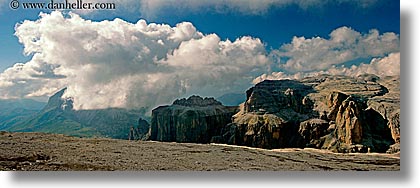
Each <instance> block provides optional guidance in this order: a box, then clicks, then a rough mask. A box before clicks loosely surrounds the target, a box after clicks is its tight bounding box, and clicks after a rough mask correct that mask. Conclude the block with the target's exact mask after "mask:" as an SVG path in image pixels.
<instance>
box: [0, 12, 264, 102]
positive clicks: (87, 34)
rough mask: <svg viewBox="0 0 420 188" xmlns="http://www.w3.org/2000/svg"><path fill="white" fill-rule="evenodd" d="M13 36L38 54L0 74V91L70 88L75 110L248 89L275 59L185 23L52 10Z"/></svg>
mask: <svg viewBox="0 0 420 188" xmlns="http://www.w3.org/2000/svg"><path fill="white" fill-rule="evenodd" d="M15 35H16V36H17V37H18V38H19V41H20V42H21V43H22V44H23V45H24V52H25V53H26V54H28V55H29V54H32V55H33V58H32V59H31V60H30V61H29V62H27V63H24V64H16V65H14V66H13V67H10V68H9V69H7V70H5V71H4V72H3V73H1V74H0V95H1V96H0V97H2V98H13V97H37V96H38V97H40V96H48V95H51V94H52V93H53V92H55V91H57V90H58V89H60V88H63V87H67V88H68V89H67V91H66V93H65V97H73V98H74V102H75V104H74V106H75V108H76V109H97V108H108V107H122V108H137V107H149V108H153V107H155V106H156V105H159V104H164V103H170V102H171V101H172V100H173V99H175V98H177V97H180V96H186V95H190V94H200V95H204V96H219V95H221V94H224V93H225V92H227V91H235V90H236V91H243V90H245V89H247V87H249V86H250V84H251V82H252V80H253V78H255V77H256V76H258V75H261V74H262V73H263V72H264V70H266V69H267V66H268V64H269V62H270V61H269V59H268V58H267V55H266V54H267V52H266V51H265V48H264V45H263V43H262V42H261V41H260V40H259V39H255V38H252V37H242V38H238V39H236V40H235V41H233V42H232V41H229V40H226V41H223V40H221V39H220V38H219V37H218V36H217V35H216V34H210V35H203V34H202V33H201V32H199V31H197V29H196V28H195V27H194V26H193V25H192V24H191V23H188V22H183V23H179V24H177V25H176V26H175V27H171V26H169V25H166V24H155V23H146V21H144V20H139V21H138V22H137V23H134V24H133V23H128V22H126V21H123V20H121V19H115V20H113V21H101V22H95V21H90V20H85V19H83V18H81V17H80V16H78V15H76V14H73V13H70V14H69V15H68V16H65V15H63V14H62V13H60V12H52V13H51V14H41V16H40V18H39V19H38V20H35V21H28V20H27V21H24V22H23V23H21V24H18V25H17V26H16V33H15Z"/></svg>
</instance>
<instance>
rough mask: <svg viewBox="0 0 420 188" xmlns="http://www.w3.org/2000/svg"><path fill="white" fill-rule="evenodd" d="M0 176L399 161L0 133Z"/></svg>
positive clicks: (394, 164) (371, 166) (384, 166)
mask: <svg viewBox="0 0 420 188" xmlns="http://www.w3.org/2000/svg"><path fill="white" fill-rule="evenodd" d="M0 170H4V171H12V170H13V171H14V170H18V171H38V170H48V171H49V170H71V171H87V170H100V171H105V170H118V171H127V170H129V171H133V170H196V171H234V170H236V171H237V170H241V171H249V170H269V171H276V170H282V171H283V170H315V171H318V170H357V171H359V170H380V171H384V170H386V171H397V170H400V157H399V155H396V154H393V155H392V154H338V153H332V152H329V151H325V150H317V149H294V148H291V149H276V150H265V149H258V148H249V147H240V146H228V145H218V144H187V143H171V142H165V143H164V142H151V141H127V140H115V139H106V138H76V137H69V136H64V135H57V134H45V133H9V132H0Z"/></svg>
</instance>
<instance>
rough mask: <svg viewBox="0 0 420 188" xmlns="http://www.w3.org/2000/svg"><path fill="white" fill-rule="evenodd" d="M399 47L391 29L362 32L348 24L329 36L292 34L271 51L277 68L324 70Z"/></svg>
mask: <svg viewBox="0 0 420 188" xmlns="http://www.w3.org/2000/svg"><path fill="white" fill-rule="evenodd" d="M399 50H400V39H399V36H398V35H396V34H395V33H391V32H388V33H383V34H380V33H379V31H378V30H376V29H372V30H370V31H369V33H366V34H362V33H359V32H357V31H355V30H353V29H351V28H349V27H340V28H338V29H336V30H334V31H332V32H331V33H330V38H329V39H324V38H321V37H313V38H308V39H307V38H305V37H293V39H292V42H291V43H289V44H284V45H283V46H282V47H280V49H279V50H274V51H273V52H272V54H273V56H274V57H277V58H278V62H279V65H278V66H279V67H278V68H280V69H282V70H285V71H288V72H289V73H297V72H312V71H320V70H325V69H328V68H329V67H331V66H332V65H341V64H343V63H346V62H349V61H354V60H358V59H362V58H375V57H383V56H385V55H387V54H389V53H393V52H399Z"/></svg>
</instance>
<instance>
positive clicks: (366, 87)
mask: <svg viewBox="0 0 420 188" xmlns="http://www.w3.org/2000/svg"><path fill="white" fill-rule="evenodd" d="M398 86H399V78H396V77H393V78H383V79H382V78H379V77H377V76H374V75H362V76H359V77H357V78H352V77H346V76H328V75H321V76H317V77H311V78H305V79H302V80H298V81H296V80H276V81H273V80H265V81H263V82H261V83H258V84H256V85H255V86H254V87H252V88H250V89H249V90H248V91H247V92H246V94H247V99H246V101H245V102H244V103H243V104H242V105H241V106H240V111H239V112H238V113H237V114H235V115H234V116H233V122H232V123H230V124H227V125H226V126H225V127H224V128H223V129H222V132H221V138H222V142H224V143H228V144H237V145H246V146H252V147H261V148H284V147H314V148H322V149H328V150H332V151H335V152H369V151H371V152H386V151H387V150H388V152H390V153H392V152H398V151H399V137H400V134H399V132H400V131H399V129H400V128H399V127H400V125H399V89H397V88H398Z"/></svg>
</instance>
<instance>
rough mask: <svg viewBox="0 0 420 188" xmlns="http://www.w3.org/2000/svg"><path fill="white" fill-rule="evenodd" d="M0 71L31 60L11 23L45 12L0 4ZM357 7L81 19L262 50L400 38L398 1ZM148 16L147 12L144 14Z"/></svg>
mask: <svg viewBox="0 0 420 188" xmlns="http://www.w3.org/2000/svg"><path fill="white" fill-rule="evenodd" d="M0 2H1V3H2V4H3V5H1V6H0V7H1V10H0V23H1V24H0V39H1V40H0V46H1V50H0V71H3V70H4V69H6V68H7V67H9V66H11V65H13V64H15V63H16V62H26V61H27V60H29V59H30V57H25V56H24V55H22V53H23V52H22V49H23V47H22V45H21V44H20V43H19V42H18V39H17V37H16V36H14V27H15V24H16V23H19V22H22V21H23V20H26V19H29V20H36V19H37V18H38V14H39V12H40V11H43V12H46V10H22V9H18V10H12V9H11V8H9V7H8V3H9V1H7V0H4V1H0ZM361 3H362V2H360V3H357V2H356V3H354V2H348V1H344V2H341V3H337V2H334V1H333V2H331V1H329V2H328V3H324V4H322V5H317V4H312V5H309V6H307V7H302V6H300V5H298V4H293V3H292V4H286V5H281V6H271V7H269V8H268V9H267V10H265V11H264V12H262V13H256V14H252V13H246V12H244V11H235V10H226V11H219V12H218V11H213V10H212V9H211V8H210V9H207V10H190V9H189V10H188V9H187V10H181V9H180V8H179V7H176V6H164V7H163V8H159V10H157V11H155V12H154V13H153V15H150V13H147V14H146V13H144V12H143V11H142V9H141V8H139V9H140V10H122V9H123V8H120V7H123V6H125V5H123V4H118V3H117V8H119V10H117V11H108V10H103V11H97V12H95V13H88V14H83V15H82V17H84V18H86V19H91V20H112V19H114V18H116V17H118V18H121V19H123V20H126V21H129V22H133V23H135V22H137V20H139V19H146V20H147V21H148V22H156V23H167V24H170V25H172V26H174V25H176V24H177V23H179V22H183V21H189V22H192V23H193V24H194V26H195V27H196V28H197V30H199V31H201V32H203V33H205V34H210V33H216V34H217V35H218V36H220V37H221V38H222V39H230V40H235V39H236V38H238V37H240V36H247V35H249V36H252V37H258V38H260V39H261V40H262V41H263V42H264V43H265V44H266V48H267V49H271V48H278V47H279V46H281V45H282V44H284V43H288V42H290V41H291V39H292V37H293V36H305V37H307V38H310V37H314V36H320V37H323V38H327V37H328V34H329V33H330V32H331V31H332V30H334V29H336V28H338V27H341V26H347V27H351V28H352V29H354V30H356V31H358V32H361V33H367V32H369V30H370V29H377V30H378V31H379V32H381V33H383V32H394V33H396V34H399V33H400V24H399V20H400V18H399V15H400V11H399V9H400V8H399V1H396V0H381V1H374V2H373V3H370V4H368V5H366V6H363V5H360V4H361ZM149 11H150V10H149Z"/></svg>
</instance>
